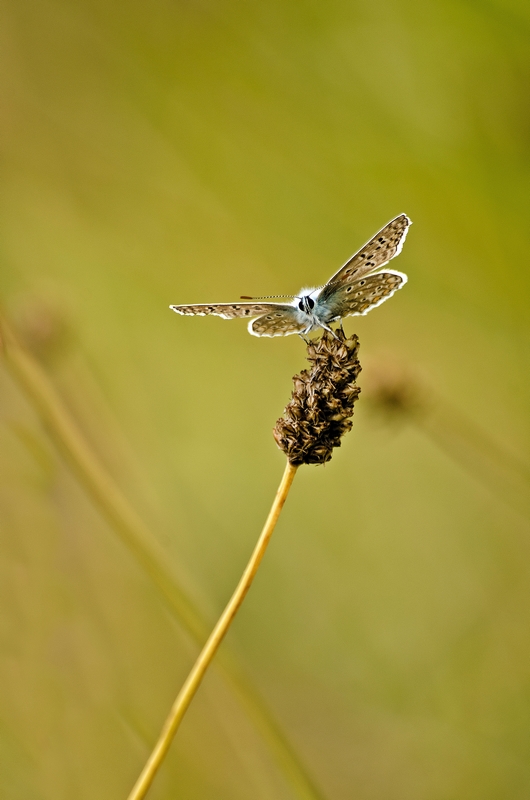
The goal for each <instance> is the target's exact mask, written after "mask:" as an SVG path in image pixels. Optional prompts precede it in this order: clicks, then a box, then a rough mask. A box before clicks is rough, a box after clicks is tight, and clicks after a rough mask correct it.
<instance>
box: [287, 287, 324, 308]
mask: <svg viewBox="0 0 530 800" xmlns="http://www.w3.org/2000/svg"><path fill="white" fill-rule="evenodd" d="M319 293H320V288H317V289H314V288H312V287H310V288H308V289H300V291H299V292H298V294H297V295H296V296H295V297H294V299H293V301H292V305H293V306H294V307H295V308H298V309H299V310H300V311H304V312H305V313H306V314H312V312H313V309H314V307H315V304H316V301H317V297H318V295H319Z"/></svg>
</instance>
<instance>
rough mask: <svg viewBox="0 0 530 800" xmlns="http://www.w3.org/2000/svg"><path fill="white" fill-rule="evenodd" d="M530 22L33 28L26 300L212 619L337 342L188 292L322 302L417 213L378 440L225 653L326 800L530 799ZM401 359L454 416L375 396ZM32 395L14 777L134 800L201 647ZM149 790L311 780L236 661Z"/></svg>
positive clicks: (80, 23)
mask: <svg viewBox="0 0 530 800" xmlns="http://www.w3.org/2000/svg"><path fill="white" fill-rule="evenodd" d="M529 32H530V9H529V7H528V4H526V3H523V2H519V1H518V0H483V2H474V1H473V0H468V2H458V1H457V0H439V2H430V3H422V2H419V0H398V2H390V0H371V2H367V0H364V1H361V0H359V2H346V0H329V2H327V3H316V2H311V0H297V1H295V0H283V2H280V0H269V2H267V3H243V2H218V3H213V2H209V1H208V0H187V1H183V2H177V0H153V2H151V3H148V4H147V3H143V2H138V0H125V2H122V3H118V2H115V1H114V2H110V3H109V2H103V0H77V2H50V1H49V0H41V2H35V1H34V0H7V2H6V3H5V4H4V6H3V9H2V12H1V24H0V40H1V48H0V50H1V56H0V59H1V62H0V63H1V75H2V81H1V83H2V88H1V92H2V113H1V129H2V131H1V132H2V151H3V168H2V172H3V191H2V199H1V232H2V238H1V242H2V244H1V251H0V258H1V267H0V269H1V272H0V275H1V286H0V300H1V303H2V306H3V309H4V311H5V312H6V313H7V314H8V316H9V318H10V319H11V320H12V322H14V323H15V324H16V326H17V329H18V331H19V333H20V335H21V336H22V337H23V338H24V340H25V341H26V343H27V344H28V346H29V347H31V348H32V349H33V351H34V353H35V354H36V356H37V357H38V358H39V359H40V361H41V363H42V364H43V366H44V368H45V370H46V372H47V374H48V375H49V377H50V378H51V380H52V381H53V382H54V384H55V386H56V387H57V388H58V390H59V391H60V393H61V395H62V396H63V398H64V399H65V402H66V403H67V405H68V407H69V408H70V410H71V412H72V414H73V416H74V417H75V418H76V420H77V422H78V424H79V425H80V427H81V428H82V430H83V431H84V433H85V435H86V437H87V438H88V440H89V441H90V443H91V446H92V447H93V448H94V449H95V450H96V452H97V453H98V455H99V457H100V459H101V460H102V462H103V463H104V464H105V466H106V468H107V469H108V471H109V473H110V474H111V475H112V476H113V478H114V479H115V480H116V481H117V483H118V484H119V485H120V487H121V488H122V490H123V491H124V493H125V494H126V495H127V497H128V498H129V499H130V501H131V503H132V504H133V505H134V507H135V508H136V510H137V511H138V512H139V513H140V514H141V516H142V518H143V519H144V520H145V521H146V523H147V524H148V525H149V527H150V529H151V530H152V531H153V536H154V537H156V539H157V540H158V542H159V543H160V544H161V546H162V547H163V548H164V550H165V552H166V553H167V563H168V565H170V566H171V569H173V570H174V571H175V572H176V573H177V574H178V575H179V576H180V580H181V582H182V585H184V586H185V587H186V590H187V591H188V592H189V593H190V595H192V596H193V597H194V599H195V601H196V603H197V606H198V607H199V608H200V609H201V610H202V612H203V614H204V615H205V616H206V617H207V619H208V620H210V621H212V622H213V620H214V619H215V618H216V615H217V614H218V613H219V611H220V610H221V608H222V607H223V604H224V603H225V602H226V600H227V598H228V596H229V594H230V592H231V590H232V588H233V587H234V585H235V582H236V580H237V578H238V576H239V574H240V573H241V570H242V568H243V565H244V563H245V562H246V559H247V557H248V555H249V553H250V550H251V548H252V546H253V544H254V542H255V540H256V538H257V535H258V532H259V530H260V528H261V525H262V523H263V520H264V518H265V515H266V513H267V510H268V507H269V505H270V502H271V500H272V497H273V494H274V492H275V490H276V487H277V484H278V482H279V479H280V476H281V473H282V470H283V465H284V459H283V456H282V454H281V453H280V452H279V451H278V450H277V448H276V446H275V444H274V441H273V439H272V435H271V429H272V426H273V425H274V422H275V420H276V418H277V417H278V416H279V415H280V414H281V412H282V409H283V407H284V405H285V403H286V402H287V400H288V397H289V394H290V391H291V377H292V375H293V374H294V373H295V372H297V371H299V370H300V369H301V368H302V367H303V366H304V363H305V350H304V347H303V344H302V343H301V342H300V340H299V338H298V337H289V338H286V339H283V340H281V339H276V340H259V339H256V338H254V337H251V336H249V335H248V334H247V332H246V326H245V323H243V322H238V321H236V322H230V323H227V322H224V321H223V320H220V319H217V318H197V319H191V318H182V317H177V316H176V315H174V314H172V313H171V312H170V311H169V310H168V306H169V304H170V303H187V302H216V301H217V302H221V301H232V300H234V299H237V298H238V297H239V295H240V294H250V295H262V294H280V293H285V292H295V291H297V290H298V289H299V288H300V287H301V286H303V285H319V284H321V283H322V282H323V281H324V280H326V279H327V278H328V277H329V276H330V275H331V274H332V273H333V272H334V271H335V270H336V269H337V268H338V267H339V266H340V265H341V264H342V263H343V262H344V261H345V260H346V258H347V257H348V256H349V255H350V254H351V253H352V252H353V251H354V250H356V249H357V248H358V247H359V246H360V245H361V244H362V243H363V242H364V241H366V240H367V239H368V238H369V237H370V236H371V235H372V234H373V233H375V231H376V230H378V229H379V228H380V227H382V225H384V224H385V223H386V222H387V221H388V220H389V219H391V218H392V217H394V216H396V215H397V214H399V213H401V212H406V213H407V214H408V215H409V216H410V217H411V219H412V220H413V222H414V225H413V227H412V228H411V230H410V233H409V236H408V239H407V243H406V246H405V248H404V250H403V253H402V254H401V256H400V257H399V259H398V260H397V261H396V262H395V264H394V265H395V267H396V268H397V269H399V270H402V271H405V272H407V273H408V274H409V283H408V285H407V286H406V287H405V289H404V290H403V291H402V292H399V293H398V294H397V295H396V296H395V297H394V298H393V299H392V300H391V301H390V302H389V303H387V304H385V305H384V306H382V307H381V308H379V309H377V310H376V311H374V313H373V314H370V315H368V316H367V317H366V318H362V319H350V320H348V321H347V323H346V330H347V332H348V333H351V332H354V331H355V332H356V333H357V334H358V335H359V337H360V340H361V361H362V364H363V373H362V375H361V379H360V384H361V386H362V388H363V394H362V395H361V399H360V400H359V402H358V404H357V410H356V415H355V424H354V429H353V432H352V433H351V434H349V435H348V436H347V437H346V439H345V440H344V442H343V446H342V448H341V449H340V450H339V451H337V452H336V454H335V456H334V458H333V460H332V462H331V463H330V464H328V465H326V466H325V467H311V468H310V467H304V468H302V469H301V470H300V471H299V473H298V475H297V478H296V481H295V483H294V486H293V490H292V494H291V495H290V497H289V500H288V503H287V506H286V508H285V512H284V514H283V516H282V519H281V521H280V524H279V527H278V529H277V531H276V533H275V535H274V538H273V540H272V543H271V546H270V550H269V552H268V553H267V556H266V559H265V561H264V564H263V566H262V570H261V572H260V574H259V575H258V578H257V579H256V582H255V585H254V586H253V588H252V591H251V593H250V594H249V596H248V598H247V601H246V603H245V605H244V607H243V609H242V611H241V613H240V616H239V617H238V619H237V621H236V623H235V625H234V627H233V629H232V631H231V632H230V634H229V636H228V638H227V640H226V642H225V645H223V646H224V647H227V648H230V649H231V650H232V652H234V653H235V654H236V656H237V658H238V659H239V661H240V663H241V664H242V665H243V666H244V668H245V669H246V670H247V672H248V674H249V676H250V678H251V680H252V682H253V684H254V685H255V687H256V688H257V689H258V690H259V691H260V692H261V694H262V695H263V697H264V698H265V699H266V701H267V703H268V705H269V707H270V709H271V710H272V712H273V714H274V715H275V717H276V718H277V720H278V721H279V723H280V724H281V726H282V728H283V730H284V732H285V734H286V735H287V736H288V738H289V739H290V741H291V742H292V744H293V745H294V747H295V748H296V750H297V752H298V754H299V756H300V758H301V759H302V760H303V762H304V763H305V764H306V765H308V768H309V770H310V772H311V774H312V775H313V777H314V779H315V781H316V783H317V784H318V785H319V787H320V789H321V791H322V795H323V796H324V797H326V798H327V799H328V800H348V799H349V798H360V799H361V800H383V798H384V800H398V799H399V800H401V799H403V800H405V799H406V800H425V798H429V800H461V799H462V798H470V800H474V799H475V798H477V800H478V798H480V800H485V799H486V798H487V799H488V800H490V799H493V798H499V799H500V798H503V799H504V798H517V799H518V800H519V799H521V800H522V799H523V798H530V637H529V633H530V581H529V578H530V523H529V519H530V510H529V507H528V505H527V498H525V484H524V480H523V479H522V478H521V477H520V474H522V470H519V473H518V472H517V468H515V467H514V468H512V467H510V466H509V465H508V468H505V467H504V466H502V465H501V461H502V458H501V453H505V454H506V459H509V458H512V457H513V458H518V459H521V460H522V461H524V460H525V458H527V457H528V446H529V443H530V425H529V415H528V405H529V401H530V382H529V377H528V375H529V373H528V345H529V338H530V337H529V326H528V301H529V288H530V277H529V275H530V272H529V268H528V262H527V254H528V252H529V248H530V231H529V222H528V220H529V210H530V209H529V194H530V192H529V186H530V184H529V179H530V159H529V154H530V149H529V145H530V104H529V96H530V95H529V92H530V36H529ZM394 265H393V266H394ZM389 374H398V375H401V374H404V375H405V376H407V375H410V376H412V378H413V380H415V381H417V382H418V383H419V384H420V385H421V386H423V387H426V388H425V389H424V391H426V392H427V394H428V395H429V397H430V403H431V404H432V409H433V414H434V415H433V416H432V417H431V418H430V420H431V421H430V422H429V423H428V425H427V426H426V425H424V424H423V423H421V424H420V421H419V418H418V420H415V418H413V417H411V418H410V419H401V418H397V419H393V420H391V421H390V422H389V421H387V420H386V418H385V417H384V416H382V415H380V414H377V413H376V411H375V405H376V404H375V398H376V391H377V381H380V380H381V379H382V380H386V376H388V375H389ZM400 380H401V378H400ZM406 380H408V379H407V378H406ZM0 390H1V396H0V411H1V418H2V425H1V428H0V475H1V488H0V502H1V548H2V550H1V559H0V568H1V574H0V597H1V609H2V610H1V617H0V619H1V631H2V637H1V642H2V644H1V659H0V687H1V688H0V763H1V765H2V766H1V769H0V775H1V777H0V784H1V788H0V795H1V796H2V797H5V798H9V800H41V799H42V800H44V799H46V800H47V799H48V798H50V800H51V798H53V799H54V800H66V798H68V799H70V798H74V797H75V798H80V799H84V798H86V800H92V799H94V800H95V798H97V799H98V800H107V798H108V800H111V798H124V797H125V796H126V795H127V792H128V791H129V789H130V787H131V786H132V783H133V782H134V779H135V778H136V776H137V774H138V772H139V770H140V768H141V766H142V764H143V762H144V760H145V758H146V756H147V753H148V748H149V746H150V745H152V743H153V742H154V740H155V738H156V736H157V734H158V731H159V728H160V725H161V723H162V720H163V719H164V717H165V714H166V712H167V710H168V708H169V706H170V704H171V702H172V700H173V698H174V695H175V693H176V691H177V689H178V687H179V685H180V683H181V682H182V680H183V679H184V677H185V675H186V673H187V670H188V668H189V666H190V664H191V663H192V660H193V658H194V655H195V654H196V652H197V648H196V646H195V644H193V643H191V642H190V640H189V639H188V637H187V636H185V635H184V634H183V632H182V629H181V627H180V626H179V624H178V623H177V622H176V621H175V620H174V618H173V617H172V616H171V614H170V613H169V612H168V610H167V608H166V607H165V605H164V603H163V601H162V600H161V599H160V597H159V595H158V592H157V591H156V589H154V588H153V586H152V584H151V582H150V581H149V579H148V578H147V577H146V576H145V574H144V572H143V570H142V568H141V567H140V566H139V565H138V564H137V563H136V561H135V560H134V559H133V558H132V556H131V555H130V553H129V552H128V550H127V549H126V548H125V547H124V546H123V545H122V544H121V543H120V541H119V540H118V539H117V537H116V535H115V532H114V531H113V529H112V528H111V527H110V526H109V525H108V524H107V522H106V521H105V520H104V519H103V518H102V516H101V514H100V513H99V511H98V510H97V509H96V508H95V507H94V505H93V503H92V502H91V500H90V499H89V498H88V497H87V494H86V492H85V491H84V490H83V487H82V486H80V484H79V482H78V481H77V480H76V479H75V477H74V476H73V475H72V473H71V471H70V469H69V468H68V467H67V466H66V465H65V463H64V461H63V459H62V458H61V456H60V455H59V454H58V452H57V450H56V449H55V447H54V445H53V443H52V441H51V440H50V438H49V436H48V434H47V432H46V430H45V429H44V428H43V426H42V424H41V422H40V421H39V418H38V416H37V414H36V413H35V411H34V410H33V408H32V406H31V405H30V404H29V402H28V400H27V398H26V396H25V395H24V393H23V392H22V390H21V388H20V385H19V384H18V383H17V381H16V380H14V378H13V377H12V375H11V374H10V373H9V372H8V371H7V370H6V369H5V367H4V366H2V367H1V370H0ZM437 409H438V410H439V409H442V412H440V415H439V418H440V419H441V418H442V417H443V419H444V420H445V421H444V422H439V427H437V425H438V422H437V421H436V420H437V413H438V411H437ZM457 428H458V431H457ZM481 431H483V432H484V433H481ZM457 434H458V435H457ZM490 439H491V445H490V444H489V440H490ZM471 440H472V441H471ZM493 443H496V444H495V445H494V444H493ZM497 446H498V447H499V448H500V450H499V453H498V454H496V451H495V449H494V447H497ZM497 455H498V457H497ZM503 458H504V456H503ZM507 463H508V462H507ZM501 472H502V474H501ZM526 485H528V484H526ZM150 797H152V798H153V800H162V798H167V799H169V798H175V797H179V798H183V799H184V800H210V798H211V799H212V800H240V799H241V800H243V798H251V797H252V798H258V799H259V800H268V799H269V798H270V799H272V798H275V799H276V800H278V799H279V798H281V799H282V800H284V799H285V800H293V799H294V798H296V797H297V794H296V792H295V791H294V790H293V789H292V787H291V786H290V785H289V783H288V781H287V780H286V779H285V777H284V776H283V774H282V771H281V769H279V768H278V765H277V763H276V762H275V760H274V758H273V757H272V756H271V753H270V751H269V749H268V748H267V746H266V745H265V744H264V742H263V740H262V738H261V737H260V735H259V734H258V733H257V732H256V731H255V730H254V728H253V726H252V724H251V723H250V722H249V720H248V719H247V717H246V715H245V713H244V711H243V710H242V709H241V707H240V705H239V704H238V702H237V701H236V700H235V699H234V696H233V694H232V693H231V692H230V690H229V689H228V688H227V686H226V684H225V682H224V681H223V680H222V679H221V678H220V677H219V673H218V672H216V670H212V672H211V674H210V675H209V676H208V677H207V679H206V681H205V683H204V685H203V687H202V688H201V690H200V693H199V695H198V696H197V697H196V699H195V701H194V702H193V705H192V707H191V708H190V711H189V713H188V715H187V717H186V719H185V721H184V723H183V725H182V728H181V730H180V731H179V733H178V736H177V738H176V740H175V742H174V745H173V747H172V749H171V752H170V754H169V757H168V760H167V763H166V764H165V765H164V767H163V769H162V772H161V774H160V775H159V777H158V778H157V780H156V784H155V786H154V787H153V790H152V793H151V794H150Z"/></svg>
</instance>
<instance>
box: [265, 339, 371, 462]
mask: <svg viewBox="0 0 530 800" xmlns="http://www.w3.org/2000/svg"><path fill="white" fill-rule="evenodd" d="M358 350H359V339H358V338H357V336H356V335H355V334H354V335H353V336H351V337H350V338H349V339H347V338H346V335H345V334H344V331H343V330H342V329H341V328H339V329H338V330H337V331H336V332H335V336H333V334H331V333H329V332H328V331H324V333H323V334H322V337H321V338H320V339H314V340H312V341H309V342H308V343H307V359H308V361H309V363H310V369H309V370H307V369H304V370H302V372H301V373H300V375H295V376H294V378H293V383H294V389H293V393H292V395H291V399H290V401H289V403H288V404H287V406H286V408H285V411H284V415H283V417H280V419H279V420H278V421H277V423H276V425H275V427H274V431H273V435H274V438H275V440H276V444H277V445H278V447H279V448H280V450H283V452H284V453H285V454H286V456H287V458H288V459H289V461H290V462H291V464H293V466H300V464H325V463H326V461H329V460H330V458H331V456H332V453H333V448H334V447H340V440H341V438H342V436H344V434H345V433H347V432H348V431H349V430H351V428H352V425H353V423H352V421H351V417H352V416H353V406H354V403H355V401H356V400H357V397H358V396H359V393H360V391H361V390H360V388H359V387H358V386H357V385H356V383H355V381H356V379H357V376H358V374H359V373H360V371H361V365H360V363H359V360H358V358H357V352H358Z"/></svg>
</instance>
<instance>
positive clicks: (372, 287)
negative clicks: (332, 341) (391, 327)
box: [317, 270, 407, 322]
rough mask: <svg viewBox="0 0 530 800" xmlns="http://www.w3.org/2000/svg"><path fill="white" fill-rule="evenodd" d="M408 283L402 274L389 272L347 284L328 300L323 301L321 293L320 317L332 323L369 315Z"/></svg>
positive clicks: (319, 300)
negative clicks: (360, 315)
mask: <svg viewBox="0 0 530 800" xmlns="http://www.w3.org/2000/svg"><path fill="white" fill-rule="evenodd" d="M406 282H407V276H406V275H404V274H403V273H402V272H397V271H394V270H392V271H390V270H388V271H385V272H377V273H376V274H375V275H368V276H367V277H366V278H361V279H360V280H357V281H355V282H354V283H346V284H344V285H343V286H340V287H339V288H338V289H336V290H335V291H334V293H333V295H332V296H331V297H329V298H328V299H327V300H324V301H321V295H322V293H321V295H320V296H319V298H318V301H317V304H318V309H319V316H320V317H321V319H322V318H323V319H324V321H326V322H332V321H333V320H335V319H339V318H341V317H349V316H353V315H356V314H367V313H368V311H371V310H372V308H375V307H376V306H379V305H381V303H384V302H385V300H388V298H389V297H392V295H393V294H394V292H396V291H397V290H398V289H401V287H402V286H404V285H405V283H406Z"/></svg>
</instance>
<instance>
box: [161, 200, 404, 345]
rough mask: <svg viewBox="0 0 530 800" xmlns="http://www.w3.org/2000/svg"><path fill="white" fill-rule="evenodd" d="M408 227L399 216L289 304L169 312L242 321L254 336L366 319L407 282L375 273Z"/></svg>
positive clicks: (184, 308) (215, 306)
mask: <svg viewBox="0 0 530 800" xmlns="http://www.w3.org/2000/svg"><path fill="white" fill-rule="evenodd" d="M410 225H411V221H410V219H409V218H408V217H407V216H406V214H400V215H399V217H396V218H395V219H393V220H391V221H390V222H389V223H388V224H387V225H385V227H384V228H382V229H381V230H380V231H379V233H376V235H375V236H374V237H373V238H372V239H370V241H369V242H368V243H367V244H365V245H364V247H362V248H361V249H360V250H359V251H358V252H357V253H355V254H354V255H353V256H352V257H351V258H350V259H349V260H348V261H347V262H346V264H344V266H343V267H341V269H340V270H339V271H338V272H337V273H335V275H333V276H332V277H331V278H330V279H329V281H328V282H327V283H326V284H325V285H324V286H322V287H319V288H307V289H302V290H301V291H300V292H299V294H298V295H297V296H295V297H294V298H293V300H292V301H291V302H290V303H264V302H260V301H253V302H251V303H247V302H244V303H214V304H211V305H207V304H201V305H185V306H184V305H179V306H170V308H171V309H172V310H173V311H175V312H176V313H177V314H183V315H186V316H197V315H198V316H204V315H209V314H214V315H216V316H219V317H223V318H224V319H235V318H240V317H247V319H249V320H250V322H249V325H248V330H249V333H251V334H252V335H253V336H288V335H290V334H292V333H299V334H302V335H303V334H308V333H310V332H311V331H313V330H316V329H318V328H324V329H325V330H329V331H331V332H333V331H332V329H331V328H330V324H331V323H332V322H337V321H338V320H341V319H342V318H343V317H348V316H355V315H364V314H367V313H368V312H369V311H371V310H372V309H373V308H376V307H377V306H379V305H381V303H384V301H385V300H388V298H389V297H391V296H392V295H393V294H394V292H395V291H397V289H400V288H401V287H402V286H404V284H405V283H406V282H407V276H406V275H405V274H404V273H402V272H397V270H391V269H387V270H385V271H384V272H377V271H376V270H378V269H380V267H382V266H384V265H385V264H386V263H388V261H390V259H391V258H394V257H395V256H396V255H398V254H399V253H400V252H401V249H402V247H403V242H404V241H405V237H406V235H407V231H408V228H409V226H410Z"/></svg>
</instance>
